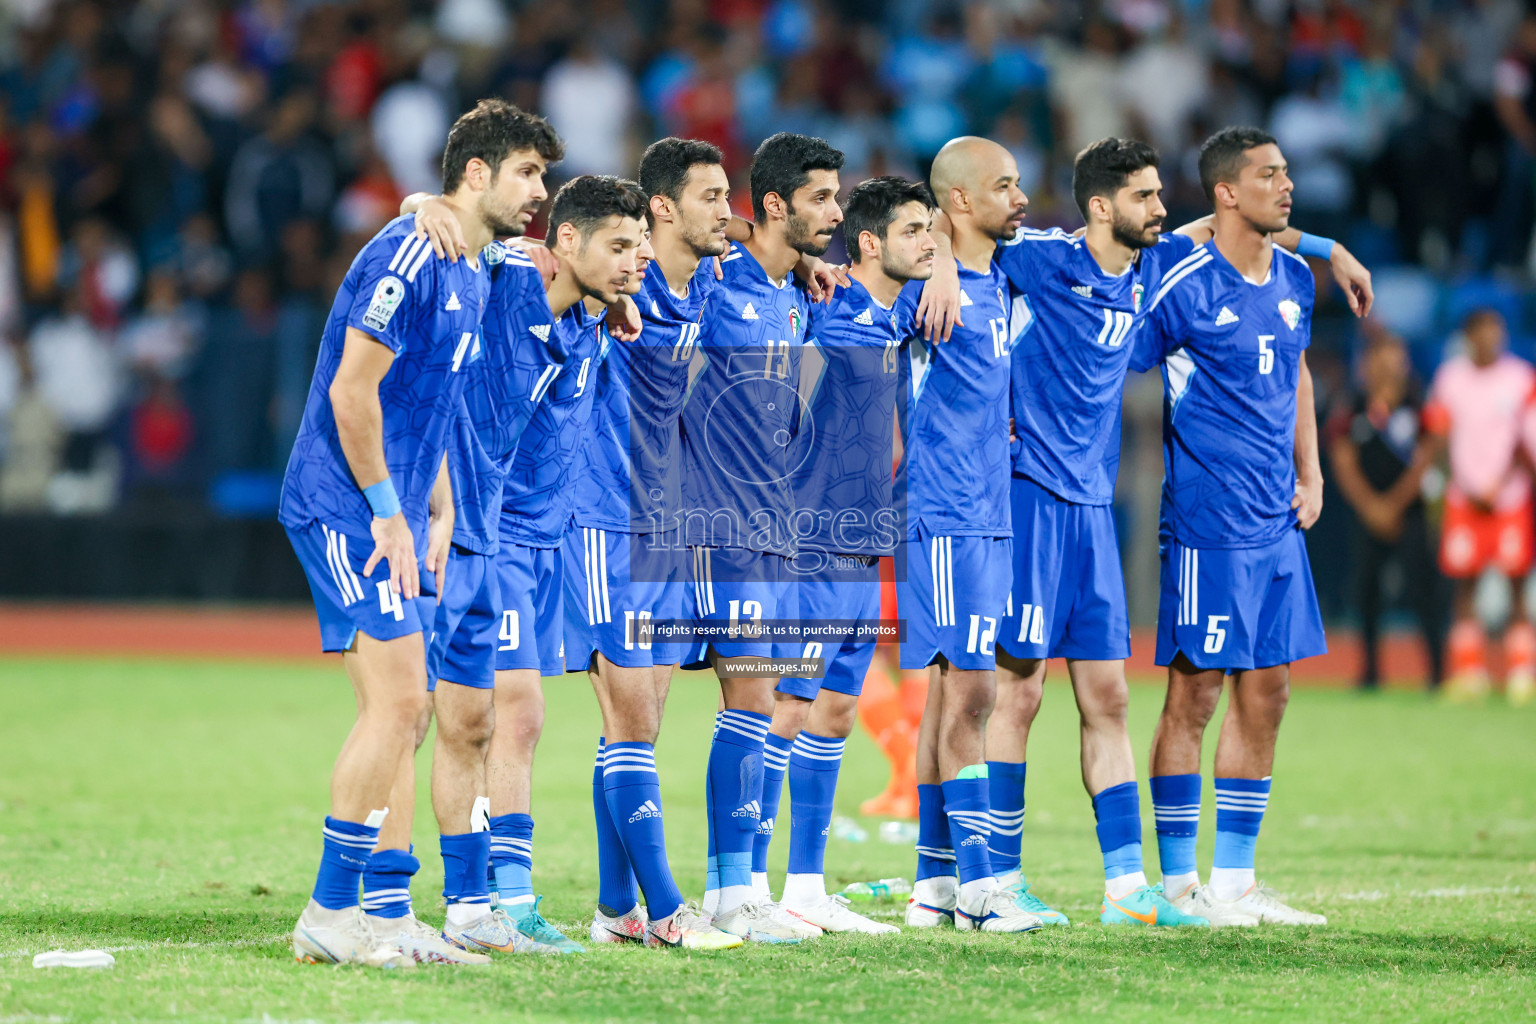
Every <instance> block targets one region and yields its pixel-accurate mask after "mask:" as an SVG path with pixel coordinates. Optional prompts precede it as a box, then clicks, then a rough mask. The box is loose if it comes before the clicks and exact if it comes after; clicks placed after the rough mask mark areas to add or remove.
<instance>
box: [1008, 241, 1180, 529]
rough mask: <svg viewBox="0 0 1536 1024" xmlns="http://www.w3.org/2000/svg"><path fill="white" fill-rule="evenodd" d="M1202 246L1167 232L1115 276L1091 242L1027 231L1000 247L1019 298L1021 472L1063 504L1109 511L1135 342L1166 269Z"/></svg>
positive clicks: (1015, 394) (1015, 409)
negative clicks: (1100, 260)
mask: <svg viewBox="0 0 1536 1024" xmlns="http://www.w3.org/2000/svg"><path fill="white" fill-rule="evenodd" d="M1193 248H1194V241H1193V240H1192V239H1190V238H1187V237H1185V236H1183V235H1165V236H1164V237H1163V239H1162V240H1161V241H1160V242H1159V243H1158V244H1157V245H1155V246H1152V247H1150V248H1147V249H1143V250H1142V251H1141V253H1140V254H1139V255H1138V256H1137V258H1136V260H1135V261H1134V262H1133V263H1132V264H1131V266H1130V269H1129V270H1127V271H1126V272H1125V273H1124V274H1121V275H1119V276H1118V277H1111V276H1109V275H1108V274H1106V273H1104V271H1103V270H1102V269H1100V267H1099V264H1098V262H1097V261H1096V260H1095V259H1094V258H1093V253H1091V252H1090V251H1089V250H1088V245H1087V243H1086V242H1085V241H1084V240H1083V239H1082V238H1080V237H1074V236H1073V235H1069V234H1067V233H1066V232H1064V231H1061V230H1052V231H1020V232H1019V233H1018V234H1017V235H1016V236H1015V237H1014V238H1013V240H1012V241H1009V242H1004V243H1002V244H1000V245H999V246H998V248H997V256H996V261H997V265H998V266H999V267H1000V268H1001V269H1002V271H1003V273H1004V274H1006V275H1007V276H1008V283H1009V284H1011V285H1012V286H1013V292H1014V296H1015V298H1014V310H1013V312H1014V322H1013V324H1012V325H1011V329H1012V330H1013V331H1014V332H1015V333H1014V338H1013V361H1012V375H1013V383H1012V388H1011V410H1012V411H1011V415H1012V417H1013V432H1014V435H1015V436H1016V437H1017V438H1018V440H1017V441H1015V442H1014V443H1013V471H1014V472H1015V473H1016V474H1018V475H1019V476H1025V477H1028V478H1029V479H1031V480H1033V481H1034V482H1035V483H1037V484H1039V485H1040V486H1041V487H1043V488H1044V489H1045V490H1047V491H1049V492H1051V493H1052V494H1054V495H1055V496H1056V497H1058V498H1061V499H1063V500H1065V501H1070V502H1074V503H1076V504H1079V505H1108V504H1110V503H1111V502H1112V501H1113V500H1114V494H1115V475H1116V473H1117V472H1118V471H1119V468H1120V401H1121V395H1122V394H1123V393H1124V390H1125V371H1126V367H1127V366H1128V365H1129V363H1130V357H1131V348H1132V346H1131V345H1130V341H1131V336H1132V334H1133V333H1134V327H1135V325H1136V321H1137V318H1138V317H1139V316H1140V315H1141V313H1142V310H1143V307H1144V306H1145V305H1146V300H1147V298H1148V297H1149V296H1150V295H1151V293H1152V292H1154V291H1156V289H1157V284H1158V281H1159V280H1160V277H1161V274H1160V270H1161V268H1163V267H1166V266H1168V265H1170V264H1171V263H1175V262H1177V261H1178V260H1179V259H1181V258H1182V257H1184V256H1187V255H1189V253H1190V250H1192V249H1193Z"/></svg>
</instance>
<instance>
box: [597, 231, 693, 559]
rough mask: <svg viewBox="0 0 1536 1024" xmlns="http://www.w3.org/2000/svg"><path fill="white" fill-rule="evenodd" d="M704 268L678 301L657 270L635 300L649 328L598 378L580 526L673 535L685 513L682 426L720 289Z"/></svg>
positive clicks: (614, 355) (615, 350) (616, 352)
mask: <svg viewBox="0 0 1536 1024" xmlns="http://www.w3.org/2000/svg"><path fill="white" fill-rule="evenodd" d="M715 284H716V281H715V263H714V261H713V260H704V261H703V262H702V263H701V264H700V265H699V269H698V270H697V271H696V272H695V273H694V275H693V277H692V279H691V280H690V281H689V282H688V294H687V295H684V296H679V295H677V294H676V293H675V292H673V291H672V289H671V288H670V287H669V286H668V285H667V279H666V276H665V275H664V274H662V272H661V268H660V267H659V266H657V265H656V264H654V263H653V264H652V265H651V268H650V269H649V270H648V271H647V272H646V275H645V280H644V281H643V282H642V283H641V286H640V291H639V293H638V294H636V295H635V297H634V298H635V304H636V305H637V306H638V307H639V309H640V317H641V319H642V320H643V324H642V326H641V330H640V338H639V340H637V341H635V342H634V343H632V344H616V345H614V346H612V347H611V348H610V350H609V352H608V358H607V359H604V360H603V363H602V366H601V367H600V368H599V369H598V373H597V398H596V403H597V404H596V406H595V408H594V409H593V411H592V429H591V431H590V434H591V443H590V444H589V445H588V446H587V447H585V448H583V449H582V458H583V460H584V465H583V468H582V470H581V472H580V473H579V475H578V477H577V482H576V523H577V525H579V526H587V527H592V528H594V529H600V530H615V531H622V532H626V533H651V532H653V531H660V530H671V529H675V528H676V527H677V525H678V512H679V509H680V508H681V506H682V500H683V499H682V458H681V451H680V446H681V443H682V442H681V440H680V435H679V429H678V419H679V417H680V416H681V414H682V411H683V402H684V400H685V399H687V397H688V373H689V367H690V366H691V365H692V363H693V357H694V353H695V352H696V351H697V350H698V343H699V333H700V330H701V325H700V322H699V317H700V315H701V314H702V312H703V309H704V303H705V301H706V300H707V299H708V297H709V295H710V293H711V292H713V291H714V288H715Z"/></svg>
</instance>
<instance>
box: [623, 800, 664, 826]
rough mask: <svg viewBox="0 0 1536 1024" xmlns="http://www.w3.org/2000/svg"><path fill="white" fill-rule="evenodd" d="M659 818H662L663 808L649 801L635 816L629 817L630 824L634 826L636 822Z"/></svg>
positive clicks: (642, 805)
mask: <svg viewBox="0 0 1536 1024" xmlns="http://www.w3.org/2000/svg"><path fill="white" fill-rule="evenodd" d="M659 817H661V808H660V807H657V806H656V802H655V801H654V800H647V801H646V802H645V803H643V804H641V805H640V806H639V808H637V809H636V810H635V813H634V814H631V815H630V816H629V823H630V824H631V825H633V824H634V823H635V822H637V821H644V820H645V819H646V818H659Z"/></svg>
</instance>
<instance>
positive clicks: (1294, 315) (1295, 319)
mask: <svg viewBox="0 0 1536 1024" xmlns="http://www.w3.org/2000/svg"><path fill="white" fill-rule="evenodd" d="M1280 319H1282V320H1284V321H1285V326H1287V327H1289V328H1290V329H1291V330H1293V331H1294V330H1295V329H1296V325H1297V324H1299V323H1301V307H1300V306H1298V305H1297V304H1296V303H1295V302H1294V301H1292V300H1290V299H1281V300H1280Z"/></svg>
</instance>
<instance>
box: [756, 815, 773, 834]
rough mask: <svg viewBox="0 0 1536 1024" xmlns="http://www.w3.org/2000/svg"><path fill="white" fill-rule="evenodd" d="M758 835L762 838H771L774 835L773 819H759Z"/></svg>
mask: <svg viewBox="0 0 1536 1024" xmlns="http://www.w3.org/2000/svg"><path fill="white" fill-rule="evenodd" d="M757 834H758V835H760V836H771V835H773V819H772V818H759V819H757Z"/></svg>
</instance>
